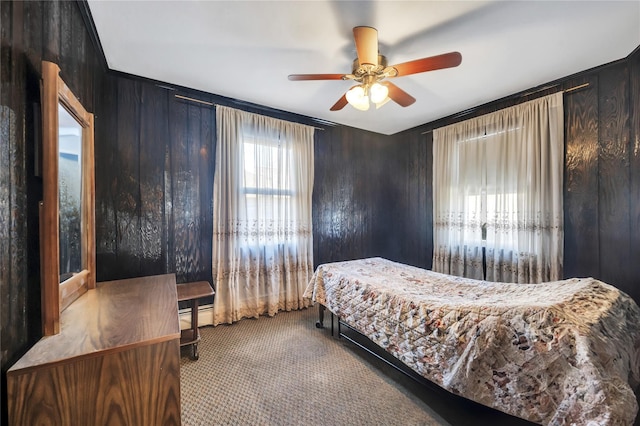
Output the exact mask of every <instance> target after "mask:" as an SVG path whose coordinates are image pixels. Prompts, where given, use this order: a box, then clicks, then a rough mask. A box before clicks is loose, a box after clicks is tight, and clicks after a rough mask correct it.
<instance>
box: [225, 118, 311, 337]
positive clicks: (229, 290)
mask: <svg viewBox="0 0 640 426" xmlns="http://www.w3.org/2000/svg"><path fill="white" fill-rule="evenodd" d="M216 125H217V135H218V137H217V145H216V169H215V176H214V182H213V280H214V286H215V287H214V288H215V291H216V293H215V297H214V304H213V324H214V325H217V324H220V323H231V322H234V321H238V320H240V319H242V318H246V317H253V318H257V317H258V316H259V315H263V314H267V315H270V316H271V315H275V314H276V313H277V312H278V311H279V310H287V311H289V310H292V309H301V308H304V307H307V306H308V303H309V302H308V300H306V299H304V298H303V297H302V294H303V292H304V290H305V288H306V286H307V284H308V282H309V280H310V279H311V275H312V274H313V234H312V222H311V196H312V191H313V135H314V128H313V127H310V126H305V125H301V124H296V123H290V122H286V121H282V120H277V119H274V118H270V117H265V116H262V115H257V114H252V113H248V112H245V111H240V110H236V109H233V108H228V107H224V106H217V107H216Z"/></svg>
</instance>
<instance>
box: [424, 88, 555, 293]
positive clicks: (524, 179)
mask: <svg viewBox="0 0 640 426" xmlns="http://www.w3.org/2000/svg"><path fill="white" fill-rule="evenodd" d="M433 139H434V140H433V161H434V166H433V193H434V194H433V197H434V203H433V213H434V233H433V235H434V237H433V238H434V254H433V270H434V271H438V272H443V273H447V274H452V275H459V276H465V277H470V278H475V279H484V278H485V277H484V276H483V272H484V271H483V263H484V264H485V265H486V279H487V280H489V281H501V282H518V283H536V282H545V281H553V280H558V279H561V278H562V259H563V238H564V231H563V210H562V208H563V207H562V185H563V184H562V177H563V167H564V166H563V164H564V119H563V103H562V93H561V92H560V93H556V94H554V95H550V96H546V97H543V98H540V99H536V100H533V101H530V102H525V103H523V104H520V105H517V106H514V107H511V108H507V109H504V110H501V111H497V112H495V113H492V114H488V115H484V116H481V117H478V118H475V119H472V120H467V121H463V122H460V123H456V124H453V125H450V126H446V127H443V128H440V129H436V130H435V131H434V137H433ZM483 247H484V248H485V250H486V262H483Z"/></svg>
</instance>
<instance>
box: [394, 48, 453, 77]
mask: <svg viewBox="0 0 640 426" xmlns="http://www.w3.org/2000/svg"><path fill="white" fill-rule="evenodd" d="M461 62H462V55H461V54H460V52H450V53H444V54H442V55H438V56H430V57H428V58H422V59H416V60H415V61H409V62H403V63H401V64H398V65H391V67H390V68H395V69H396V71H397V72H398V74H397V75H395V76H394V77H400V76H403V75H410V74H417V73H421V72H426V71H434V70H439V69H443V68H453V67H457V66H458V65H460V63H461Z"/></svg>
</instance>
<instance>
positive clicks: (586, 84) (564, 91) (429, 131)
mask: <svg viewBox="0 0 640 426" xmlns="http://www.w3.org/2000/svg"><path fill="white" fill-rule="evenodd" d="M551 87H553V86H551ZM551 87H543V88H542V89H539V90H534V91H533V92H529V93H526V95H531V94H533V93H536V92H540V91H542V90H547V89H550V88H551ZM585 87H589V83H584V84H580V85H578V86H574V87H571V88H569V89H565V90H563V91H562V93H569V92H573V91H575V90H580V89H583V88H585ZM431 132H433V129H429V130H427V131H425V132H422V133H420V134H421V135H426V134H427V133H431Z"/></svg>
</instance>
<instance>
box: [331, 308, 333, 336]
mask: <svg viewBox="0 0 640 426" xmlns="http://www.w3.org/2000/svg"><path fill="white" fill-rule="evenodd" d="M331 337H333V312H331Z"/></svg>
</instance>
